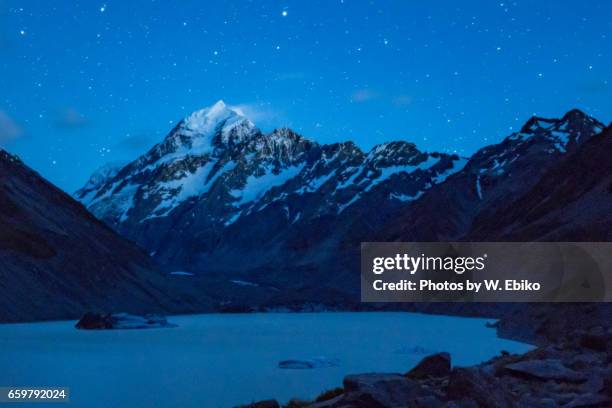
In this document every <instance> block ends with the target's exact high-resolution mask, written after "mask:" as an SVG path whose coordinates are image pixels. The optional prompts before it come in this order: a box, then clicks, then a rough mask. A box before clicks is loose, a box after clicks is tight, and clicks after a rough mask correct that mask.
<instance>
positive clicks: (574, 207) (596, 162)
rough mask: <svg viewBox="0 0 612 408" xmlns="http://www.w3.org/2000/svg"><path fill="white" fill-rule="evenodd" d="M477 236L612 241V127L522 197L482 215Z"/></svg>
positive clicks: (473, 233)
mask: <svg viewBox="0 0 612 408" xmlns="http://www.w3.org/2000/svg"><path fill="white" fill-rule="evenodd" d="M469 236H470V238H471V239H473V240H478V239H484V238H487V239H495V240H513V241H523V240H541V241H570V240H571V241H610V240H612V128H610V127H608V128H607V129H606V130H604V131H603V132H602V133H601V134H599V135H597V136H595V137H593V138H591V139H590V140H588V141H587V142H585V143H584V144H583V145H582V146H580V147H579V148H578V149H577V150H576V151H575V152H574V153H573V154H571V155H570V156H568V157H567V158H565V159H564V160H563V161H561V162H559V163H558V164H556V165H555V166H553V167H552V168H550V169H549V170H548V171H547V172H546V173H545V174H544V175H543V177H542V178H541V180H540V181H539V182H538V183H537V184H536V185H535V186H534V187H533V188H532V189H531V190H530V191H528V192H527V193H525V194H524V195H523V196H522V197H520V198H519V199H517V200H516V201H514V202H509V203H508V204H507V205H505V206H500V207H498V208H497V210H496V211H495V212H493V213H492V214H491V215H490V216H483V217H480V218H479V219H478V220H477V221H476V222H475V223H474V226H473V230H472V231H471V232H470V234H469Z"/></svg>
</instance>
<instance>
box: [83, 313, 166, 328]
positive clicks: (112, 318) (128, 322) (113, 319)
mask: <svg viewBox="0 0 612 408" xmlns="http://www.w3.org/2000/svg"><path fill="white" fill-rule="evenodd" d="M75 327H76V328H77V329H84V330H108V329H150V328H162V327H176V325H173V324H170V323H168V321H167V320H166V318H165V317H164V316H159V315H144V316H137V315H131V314H128V313H91V312H88V313H85V314H84V315H83V317H81V319H80V320H79V321H78V322H77V323H76V325H75Z"/></svg>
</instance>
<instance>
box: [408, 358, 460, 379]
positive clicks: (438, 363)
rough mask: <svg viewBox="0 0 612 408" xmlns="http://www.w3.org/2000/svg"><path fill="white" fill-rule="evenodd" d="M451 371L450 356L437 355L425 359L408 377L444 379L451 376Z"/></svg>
mask: <svg viewBox="0 0 612 408" xmlns="http://www.w3.org/2000/svg"><path fill="white" fill-rule="evenodd" d="M450 371H451V356H450V354H448V353H436V354H432V355H430V356H427V357H425V358H423V359H422V360H421V361H420V362H419V363H418V364H417V365H416V366H415V367H414V368H413V369H412V370H410V371H409V372H408V373H407V374H406V376H408V377H412V378H426V377H444V376H446V375H448V374H450Z"/></svg>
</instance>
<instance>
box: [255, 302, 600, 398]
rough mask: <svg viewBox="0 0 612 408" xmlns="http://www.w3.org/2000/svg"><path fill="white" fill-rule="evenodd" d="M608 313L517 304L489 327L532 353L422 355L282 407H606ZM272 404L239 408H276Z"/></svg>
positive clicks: (583, 306)
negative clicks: (459, 357)
mask: <svg viewBox="0 0 612 408" xmlns="http://www.w3.org/2000/svg"><path fill="white" fill-rule="evenodd" d="M611 316H612V307H609V306H608V304H540V305H525V306H524V307H521V308H520V310H517V311H516V313H514V314H510V315H508V316H505V317H503V318H502V319H500V321H499V322H498V324H497V330H498V333H499V334H500V336H502V337H507V338H512V339H517V340H522V341H528V342H531V343H533V344H538V347H537V348H535V349H534V350H532V351H529V352H527V353H525V354H522V355H512V354H509V353H506V352H502V354H501V355H500V356H497V357H494V358H492V359H491V360H489V361H486V362H484V363H481V364H479V365H476V366H472V367H453V366H452V361H451V356H450V355H449V354H447V353H437V354H433V355H430V356H427V357H425V358H424V359H423V360H421V362H420V363H419V364H417V366H415V367H414V368H413V369H412V370H410V371H409V372H407V373H366V374H356V375H347V376H346V377H345V378H344V381H343V384H342V387H339V388H337V389H335V390H331V391H327V392H325V393H323V394H321V395H320V396H319V397H317V398H316V399H315V400H313V401H298V400H292V401H289V402H288V403H287V404H285V405H284V407H285V408H298V407H309V408H385V407H398V408H399V407H409V408H438V407H440V408H442V407H445V408H451V407H466V408H468V407H470V408H471V407H502V408H503V407H508V408H512V407H542V408H548V407H568V408H577V407H610V406H612V326H611V325H612V318H611ZM276 407H281V405H280V404H279V403H278V402H277V401H274V400H270V401H261V402H257V403H252V404H248V405H244V406H243V408H276Z"/></svg>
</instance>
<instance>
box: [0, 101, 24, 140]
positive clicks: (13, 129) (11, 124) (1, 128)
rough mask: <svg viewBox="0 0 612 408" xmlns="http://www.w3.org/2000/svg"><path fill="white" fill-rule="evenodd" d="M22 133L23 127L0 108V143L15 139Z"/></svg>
mask: <svg viewBox="0 0 612 408" xmlns="http://www.w3.org/2000/svg"><path fill="white" fill-rule="evenodd" d="M23 134H24V131H23V128H22V127H21V126H19V125H18V124H17V122H15V120H13V118H11V117H10V116H9V114H8V113H6V112H5V111H3V110H2V109H0V145H4V144H6V143H8V142H10V141H12V140H15V139H17V138H19V137H21V136H23Z"/></svg>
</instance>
